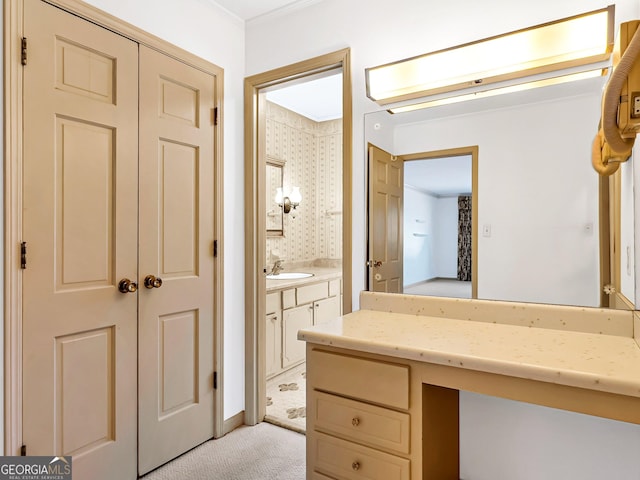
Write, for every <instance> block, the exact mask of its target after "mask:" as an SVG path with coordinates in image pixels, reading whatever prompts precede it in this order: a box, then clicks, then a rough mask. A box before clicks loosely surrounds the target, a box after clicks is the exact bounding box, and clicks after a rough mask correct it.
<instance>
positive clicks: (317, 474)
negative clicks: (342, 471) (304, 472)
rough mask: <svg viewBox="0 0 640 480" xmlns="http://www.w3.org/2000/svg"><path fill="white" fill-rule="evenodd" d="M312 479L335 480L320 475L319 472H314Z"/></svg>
mask: <svg viewBox="0 0 640 480" xmlns="http://www.w3.org/2000/svg"><path fill="white" fill-rule="evenodd" d="M311 479H312V480H334V479H333V478H331V477H327V476H326V475H323V474H321V473H318V472H313V473H312V474H311Z"/></svg>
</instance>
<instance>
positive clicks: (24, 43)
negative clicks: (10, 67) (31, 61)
mask: <svg viewBox="0 0 640 480" xmlns="http://www.w3.org/2000/svg"><path fill="white" fill-rule="evenodd" d="M21 50H22V53H21V55H20V57H21V59H22V65H26V64H27V38H26V37H22V42H21Z"/></svg>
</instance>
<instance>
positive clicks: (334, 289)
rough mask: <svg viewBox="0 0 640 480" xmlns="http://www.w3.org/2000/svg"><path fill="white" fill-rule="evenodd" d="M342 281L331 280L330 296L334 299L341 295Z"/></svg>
mask: <svg viewBox="0 0 640 480" xmlns="http://www.w3.org/2000/svg"><path fill="white" fill-rule="evenodd" d="M340 293H341V290H340V279H339V278H338V279H336V280H331V281H330V282H329V296H330V297H333V296H335V295H340Z"/></svg>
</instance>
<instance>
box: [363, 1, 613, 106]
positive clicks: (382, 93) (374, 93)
mask: <svg viewBox="0 0 640 480" xmlns="http://www.w3.org/2000/svg"><path fill="white" fill-rule="evenodd" d="M614 9H615V7H614V6H613V5H611V6H609V7H607V8H603V9H600V10H595V11H593V12H588V13H584V14H581V15H576V16H573V17H569V18H564V19H561V20H557V21H554V22H549V23H545V24H542V25H538V26H534V27H530V28H526V29H522V30H517V31H514V32H510V33H506V34H504V35H498V36H495V37H491V38H487V39H483V40H479V41H477V42H472V43H467V44H464V45H459V46H456V47H452V48H448V49H445V50H439V51H436V52H431V53H427V54H424V55H419V56H416V57H412V58H408V59H404V60H400V61H397V62H393V63H388V64H384V65H379V66H376V67H372V68H367V69H365V75H366V82H367V85H366V87H367V96H368V97H369V98H370V99H372V100H373V101H375V102H376V103H378V104H379V105H389V104H392V103H397V102H406V101H408V100H416V99H424V97H432V96H434V95H438V94H444V93H447V92H456V91H458V92H459V91H460V90H468V91H475V90H477V89H478V87H486V86H487V85H491V84H497V83H502V84H504V82H510V83H511V84H518V83H526V82H531V78H532V77H533V76H538V78H537V79H539V77H540V76H542V75H543V74H546V75H549V76H555V77H558V76H559V71H560V70H563V71H566V70H568V69H573V70H574V71H573V72H571V73H575V69H576V68H579V67H582V70H585V69H586V68H585V66H586V65H591V66H592V67H591V68H592V69H595V68H596V65H595V64H597V63H601V64H602V65H598V66H599V67H600V68H606V66H605V65H604V62H606V61H608V60H609V57H610V55H611V51H612V50H613V25H614V19H613V17H614ZM500 93H506V92H500ZM422 102H423V103H426V102H425V101H424V100H422ZM425 106H427V105H425Z"/></svg>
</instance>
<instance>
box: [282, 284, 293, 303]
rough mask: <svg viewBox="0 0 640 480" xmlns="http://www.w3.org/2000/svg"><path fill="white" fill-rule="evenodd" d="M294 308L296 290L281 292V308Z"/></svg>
mask: <svg viewBox="0 0 640 480" xmlns="http://www.w3.org/2000/svg"><path fill="white" fill-rule="evenodd" d="M295 306H296V289H295V288H290V289H289V290H283V291H282V308H291V307H295Z"/></svg>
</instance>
